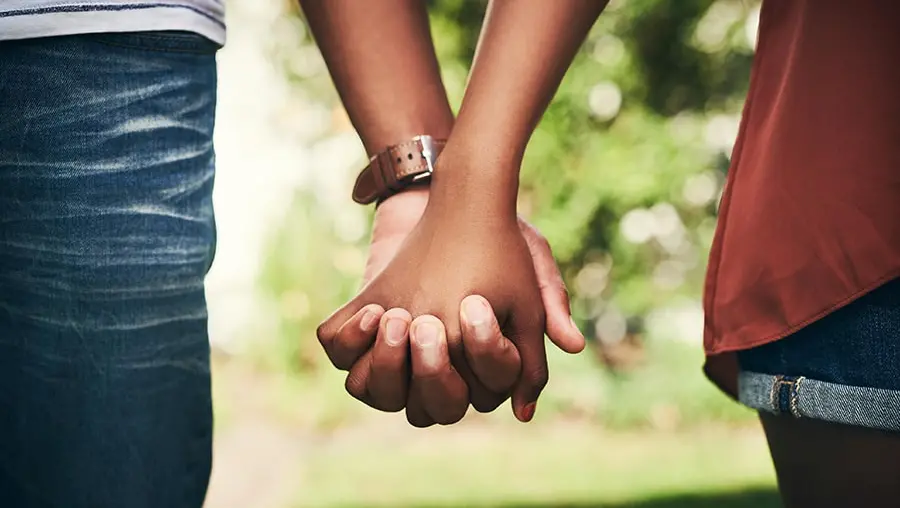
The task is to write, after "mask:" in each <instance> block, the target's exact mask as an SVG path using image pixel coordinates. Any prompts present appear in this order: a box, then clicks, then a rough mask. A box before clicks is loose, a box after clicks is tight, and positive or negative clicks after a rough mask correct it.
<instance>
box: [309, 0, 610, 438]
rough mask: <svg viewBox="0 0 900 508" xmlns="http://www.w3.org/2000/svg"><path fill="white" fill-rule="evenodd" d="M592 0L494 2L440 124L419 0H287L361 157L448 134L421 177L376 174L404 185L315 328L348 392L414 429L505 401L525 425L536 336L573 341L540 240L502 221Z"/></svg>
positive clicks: (539, 379) (596, 3) (435, 75)
mask: <svg viewBox="0 0 900 508" xmlns="http://www.w3.org/2000/svg"><path fill="white" fill-rule="evenodd" d="M605 4H606V2H605V1H600V0H561V1H559V2H546V1H545V0H518V1H516V2H500V1H492V2H491V3H490V4H489V7H488V11H487V14H486V17H485V22H484V26H483V30H482V34H481V38H480V40H479V43H478V49H477V52H476V58H475V61H474V63H473V66H472V72H471V75H470V80H469V85H468V87H467V89H466V94H465V97H464V99H463V104H462V108H461V110H460V113H459V116H458V118H457V119H455V120H454V118H453V114H452V112H451V110H450V107H449V103H448V101H447V97H446V92H445V91H444V88H443V84H442V82H441V78H440V73H439V70H438V65H437V59H436V57H435V53H434V48H433V44H432V41H431V37H430V33H429V27H428V17H427V13H426V12H425V2H421V1H420V0H379V1H378V2H369V3H367V4H366V8H365V9H362V8H359V4H358V3H357V2H355V1H354V0H304V1H303V2H302V3H301V5H302V7H303V9H304V11H305V13H306V16H307V20H308V22H309V25H310V28H311V30H312V33H313V34H314V35H315V37H316V39H317V42H318V43H319V47H320V48H321V50H322V53H323V55H324V57H325V61H326V63H327V65H328V68H329V71H330V73H331V75H332V77H333V78H334V81H335V85H336V87H337V89H338V92H339V94H340V96H341V99H342V101H343V103H344V106H345V107H346V109H347V112H348V114H349V116H350V119H351V121H352V122H353V124H354V126H355V127H356V129H357V131H358V133H359V134H360V137H361V139H362V140H363V143H364V144H365V145H366V149H367V151H368V153H369V154H370V156H375V155H377V154H379V153H380V152H382V151H383V150H384V148H385V147H387V146H392V145H397V144H398V143H403V142H405V141H407V140H409V139H411V138H413V137H414V136H416V135H419V134H428V135H430V136H433V137H434V138H438V139H440V138H449V139H448V141H447V145H446V148H445V149H444V151H443V153H442V154H441V156H440V159H439V160H438V161H437V165H436V166H437V167H436V168H435V170H434V174H433V177H432V178H431V182H430V187H427V188H423V187H408V184H409V183H410V182H408V181H404V180H403V179H402V178H401V179H400V180H399V181H390V182H388V180H389V177H390V178H393V177H392V176H391V175H393V174H391V175H388V176H385V175H384V174H382V173H379V174H378V175H377V176H375V178H376V180H377V179H380V180H377V181H380V182H381V183H382V184H387V185H383V186H386V187H390V188H391V190H392V191H394V192H397V191H400V190H402V192H399V193H396V194H394V195H392V196H390V197H388V195H386V194H383V195H381V196H380V197H382V198H388V199H386V200H385V201H383V202H382V204H381V205H380V206H379V207H378V209H377V212H376V218H375V224H374V230H373V236H372V244H371V251H370V255H369V261H368V264H367V267H366V275H365V284H364V286H363V288H362V290H361V291H360V293H359V294H358V295H357V296H356V297H355V298H353V299H352V300H351V301H350V302H348V303H347V304H346V305H344V306H343V307H342V308H340V309H338V310H337V311H336V312H335V313H334V314H333V315H331V316H330V317H329V318H328V319H327V320H325V321H324V322H323V323H322V324H321V325H320V326H319V328H318V330H317V335H318V338H319V341H320V342H321V343H322V346H323V347H324V349H325V352H326V353H327V354H328V357H329V359H330V360H331V361H332V363H334V365H335V366H336V367H337V368H339V369H342V370H346V371H347V372H348V375H347V381H346V388H347V391H348V392H350V393H351V394H352V395H353V396H354V397H356V398H358V399H359V400H361V401H363V402H364V403H366V404H368V405H370V406H372V407H374V408H376V409H380V410H383V411H400V410H402V409H404V408H405V409H406V416H407V419H408V421H409V422H410V423H411V424H412V425H415V426H418V427H425V426H429V425H432V424H435V423H438V424H450V423H454V422H456V421H459V420H460V419H461V418H462V417H463V416H464V415H465V413H466V410H467V409H468V406H469V404H471V405H472V406H473V407H474V408H475V409H476V410H478V411H482V412H484V411H492V410H494V409H496V408H497V407H498V406H499V405H500V404H502V403H503V402H504V401H505V400H506V399H508V398H511V399H512V406H513V411H514V413H515V415H516V417H517V418H518V419H519V420H521V421H523V422H527V421H529V420H531V418H532V417H533V415H534V411H535V404H536V402H537V399H538V396H539V395H540V393H541V390H542V389H543V388H544V386H545V384H546V383H547V379H548V373H547V359H546V351H545V348H544V340H543V336H544V333H545V332H546V333H547V334H548V336H549V337H550V339H551V340H552V341H553V342H554V343H555V344H556V345H557V346H558V347H560V348H561V349H563V350H564V351H567V352H570V353H576V352H579V351H581V350H582V349H583V348H584V337H583V336H582V335H581V333H580V332H579V331H578V329H577V328H576V327H575V324H574V322H573V321H572V319H571V316H570V312H569V302H568V295H567V294H566V290H565V287H564V286H563V283H562V278H561V276H560V274H559V270H558V269H557V267H556V264H555V261H554V260H553V256H552V254H551V252H550V248H549V245H548V244H547V242H546V241H545V240H544V239H543V237H542V236H541V235H540V234H539V233H538V232H537V231H536V230H535V229H534V228H533V227H532V226H530V225H529V224H527V223H525V222H524V221H523V220H521V219H520V218H519V217H518V216H517V215H516V195H517V192H518V173H519V166H520V163H521V161H522V156H523V155H524V150H525V145H526V144H527V141H528V138H529V137H530V135H531V132H532V131H533V130H534V127H535V125H536V124H537V122H538V120H539V119H540V117H541V115H542V114H543V111H544V109H545V108H546V107H547V104H548V103H549V101H550V99H551V97H552V96H553V93H554V92H555V90H556V88H557V87H558V85H559V83H560V81H561V79H562V77H563V75H564V74H565V71H566V69H567V68H568V66H569V64H570V63H571V61H572V59H573V58H574V56H575V53H576V51H577V50H578V48H579V47H580V45H581V42H582V41H583V40H584V38H585V37H586V35H587V32H588V31H589V29H590V27H591V26H592V25H593V23H594V20H595V19H596V18H597V16H599V14H600V12H601V11H602V9H603V7H604V6H605ZM451 130H452V135H451V134H450V132H451ZM426 155H427V154H426V153H425V152H423V153H421V154H419V153H417V154H415V155H413V154H412V153H410V154H409V160H411V161H414V160H415V157H419V156H421V157H422V158H425V156H426ZM391 159H392V160H393V157H392V158H391ZM397 162H398V163H402V162H403V161H402V158H401V159H400V160H398V161H397Z"/></svg>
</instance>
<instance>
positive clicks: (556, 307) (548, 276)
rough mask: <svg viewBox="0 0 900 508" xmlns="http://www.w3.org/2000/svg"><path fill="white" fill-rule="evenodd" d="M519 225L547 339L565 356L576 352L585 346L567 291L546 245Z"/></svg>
mask: <svg viewBox="0 0 900 508" xmlns="http://www.w3.org/2000/svg"><path fill="white" fill-rule="evenodd" d="M519 225H520V227H521V228H522V229H523V236H524V237H525V241H526V243H527V244H528V250H529V251H531V259H532V261H533V262H534V273H535V275H537V280H538V286H539V287H540V289H541V301H542V302H543V304H544V312H545V314H546V315H547V324H546V326H547V337H549V338H550V341H551V342H553V343H554V344H556V347H558V348H560V349H562V350H563V351H565V352H567V353H580V352H581V351H582V350H583V349H584V345H585V342H584V335H583V334H582V333H581V331H580V330H579V329H578V325H576V324H575V320H574V319H572V311H571V309H570V307H569V292H568V291H567V290H566V284H565V282H564V281H563V278H562V275H561V274H560V273H559V268H558V267H557V266H556V260H555V259H554V258H553V252H552V251H551V250H550V244H549V243H548V242H547V240H546V239H545V238H544V237H543V236H541V234H540V232H538V230H537V229H535V228H534V227H532V226H530V225H528V224H527V223H525V222H523V221H519Z"/></svg>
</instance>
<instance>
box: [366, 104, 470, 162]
mask: <svg viewBox="0 0 900 508" xmlns="http://www.w3.org/2000/svg"><path fill="white" fill-rule="evenodd" d="M378 116H379V118H382V119H383V122H382V123H380V124H378V125H371V126H368V127H366V128H360V129H358V132H359V135H360V139H361V140H362V142H363V145H364V146H365V149H366V154H367V155H368V156H369V157H371V156H373V155H375V154H377V153H379V152H381V151H383V150H384V149H385V148H386V147H388V146H392V145H396V144H398V143H403V142H406V141H408V140H410V139H412V138H413V137H415V136H418V135H421V134H427V135H429V136H431V137H433V138H435V139H447V138H448V137H449V136H450V131H451V130H452V129H453V112H452V111H451V110H450V106H449V104H448V103H446V100H445V102H444V103H443V104H430V103H426V104H420V105H416V106H415V107H410V108H409V110H406V111H400V112H398V111H391V112H384V113H383V114H380V115H378Z"/></svg>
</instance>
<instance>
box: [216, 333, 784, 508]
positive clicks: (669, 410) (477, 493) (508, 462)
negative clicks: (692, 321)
mask: <svg viewBox="0 0 900 508" xmlns="http://www.w3.org/2000/svg"><path fill="white" fill-rule="evenodd" d="M645 353H646V354H645V358H644V361H643V363H642V364H641V365H640V366H638V367H637V368H636V369H634V370H632V371H630V372H629V373H628V374H618V375H613V374H611V373H609V372H608V371H606V370H604V369H601V368H599V367H598V364H597V362H596V360H595V358H594V357H593V356H592V355H590V354H583V355H579V356H574V357H573V356H568V355H564V354H562V353H558V352H555V351H551V355H550V362H551V369H550V370H551V382H550V384H549V385H548V387H547V389H546V391H545V393H544V395H543V396H542V398H541V402H540V404H539V405H538V406H539V407H538V412H537V416H536V418H535V421H534V422H533V423H532V424H529V425H522V424H518V423H516V422H514V420H513V417H512V415H511V414H510V412H509V409H508V408H503V409H501V410H498V411H496V412H494V413H492V414H489V415H480V414H475V413H470V414H469V415H468V416H467V417H466V418H465V419H464V420H463V422H461V423H460V424H457V425H454V426H451V427H438V428H431V429H424V430H420V429H412V428H410V427H409V426H408V425H407V424H406V422H405V419H404V417H403V415H401V414H381V413H377V412H375V411H372V410H370V409H367V408H365V407H364V406H363V405H362V404H360V403H358V402H357V401H355V400H353V399H352V398H351V397H349V396H348V395H347V394H346V393H345V392H344V389H343V374H342V373H340V372H337V371H334V370H333V369H331V368H321V369H314V370H311V371H306V372H294V373H284V372H282V373H273V372H271V371H263V372H261V371H259V370H253V369H252V368H249V367H248V365H247V362H246V361H243V360H240V359H235V360H232V361H224V362H223V361H218V362H217V364H216V376H215V377H214V379H215V384H214V387H215V389H216V400H217V404H216V409H217V418H218V426H217V432H219V435H220V437H222V436H227V435H229V434H232V435H233V434H240V433H241V432H242V426H246V427H250V428H253V429H255V430H253V431H252V432H250V436H249V439H248V436H247V435H245V436H244V437H243V438H241V440H240V441H241V442H245V443H246V442H249V443H254V442H259V443H263V442H266V443H268V445H267V446H268V448H267V450H268V451H262V450H261V447H260V446H256V447H255V449H251V450H249V451H248V450H247V449H242V451H240V452H237V456H235V457H225V456H219V457H218V460H220V461H237V464H240V467H237V468H235V470H236V471H244V470H246V468H248V467H255V468H257V469H258V470H259V471H258V472H257V473H256V474H257V475H259V474H262V475H263V477H271V478H274V477H275V476H286V478H283V479H282V478H279V479H278V480H277V481H276V480H273V481H272V485H277V487H272V488H276V489H278V490H284V491H285V494H284V495H279V496H274V497H278V498H279V499H281V498H283V499H284V501H283V502H281V501H279V503H280V504H271V505H269V504H267V505H266V508H307V507H310V508H314V507H361V508H376V507H391V508H412V507H423V508H432V507H433V508H439V507H476V508H478V507H497V508H513V507H523V508H526V507H538V506H550V507H552V506H559V507H572V508H576V507H579V508H580V507H585V508H586V507H594V506H596V507H610V508H619V507H627V506H634V507H638V508H687V507H691V508H698V507H699V508H704V507H721V508H741V507H751V506H752V507H755V508H768V507H777V506H780V503H779V501H778V496H777V492H776V490H775V478H774V473H773V470H772V466H771V461H770V459H769V456H768V451H767V448H766V445H765V439H764V437H763V436H762V434H761V431H760V430H759V428H758V424H757V423H756V422H755V415H754V414H753V412H752V411H749V410H746V409H744V408H741V407H740V406H738V405H737V404H735V403H734V402H732V401H730V400H728V399H727V398H726V397H725V396H724V395H722V394H720V393H719V392H718V391H717V390H716V389H715V388H714V387H713V386H712V385H710V384H709V383H708V382H707V381H706V380H705V379H704V378H703V375H702V373H701V371H700V364H701V362H702V354H701V353H700V352H699V351H698V350H697V348H695V347H693V346H691V345H688V344H683V343H677V342H671V341H648V343H647V348H646V351H645ZM248 416H249V417H250V418H249V421H250V424H249V425H248V424H247V422H248ZM261 422H262V423H261ZM253 432H255V433H256V434H255V436H257V437H254V434H253ZM245 434H246V433H245ZM226 439H227V438H226ZM279 443H281V444H279ZM226 448H227V446H226ZM286 462H287V463H291V464H293V465H294V466H292V467H291V468H289V471H288V472H285V470H283V468H281V466H278V467H274V466H273V468H272V470H271V471H267V469H266V465H267V464H285V463H286ZM251 464H256V465H255V466H251ZM229 483H239V480H229V479H226V480H225V481H224V482H223V484H225V485H227V484H229ZM246 483H247V488H248V489H251V490H252V489H254V488H259V487H258V483H259V481H258V480H253V481H248V482H246ZM266 488H268V487H266ZM238 490H240V489H238ZM252 495H253V494H252V493H251V496H252ZM244 504H246V503H244ZM251 504H253V503H251ZM223 506H227V507H230V506H232V504H230V503H226V504H224V505H223ZM235 506H236V505H235ZM254 506H256V505H255V504H254Z"/></svg>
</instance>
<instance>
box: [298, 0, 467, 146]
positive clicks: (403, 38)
mask: <svg viewBox="0 0 900 508" xmlns="http://www.w3.org/2000/svg"><path fill="white" fill-rule="evenodd" d="M301 6H302V7H303V11H304V13H305V14H306V18H307V21H308V22H309V26H310V28H311V30H312V33H313V35H314V36H315V39H316V42H317V43H318V45H319V49H320V50H321V51H322V55H323V56H324V57H325V62H326V64H327V65H328V70H329V72H330V73H331V76H332V78H333V79H334V84H335V87H336V88H337V91H338V94H339V95H340V96H341V101H342V102H343V104H344V107H345V108H346V109H347V113H348V114H349V116H350V121H351V122H353V126H354V127H355V128H356V131H357V132H358V133H359V136H360V138H362V142H363V144H364V145H365V147H366V151H367V152H368V154H369V155H370V156H371V155H373V154H375V153H377V152H379V151H381V150H383V149H384V148H385V147H386V146H388V145H392V144H395V143H398V142H402V141H406V140H407V139H410V138H412V137H413V136H416V135H418V134H430V135H432V136H434V137H437V138H446V137H447V136H449V135H450V129H451V128H452V127H453V112H452V111H451V110H450V104H449V103H448V101H447V93H446V91H445V90H444V84H443V82H441V77H440V73H439V71H438V62H437V58H436V57H435V54H434V46H433V44H432V40H431V33H430V31H429V26H428V14H427V12H426V10H425V2H424V1H422V0H378V1H377V2H365V5H362V3H361V2H359V1H358V0H303V1H302V2H301Z"/></svg>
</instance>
